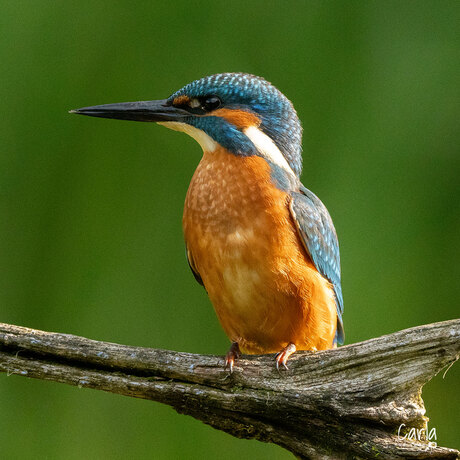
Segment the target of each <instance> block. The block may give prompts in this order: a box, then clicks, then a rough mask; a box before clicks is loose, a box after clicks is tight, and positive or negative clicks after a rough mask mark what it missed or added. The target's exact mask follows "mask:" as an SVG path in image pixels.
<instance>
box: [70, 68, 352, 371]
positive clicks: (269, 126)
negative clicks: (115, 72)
mask: <svg viewBox="0 0 460 460" xmlns="http://www.w3.org/2000/svg"><path fill="white" fill-rule="evenodd" d="M70 112H71V113H76V114H80V115H89V116H92V117H102V118H113V119H120V120H134V121H144V122H156V123H158V124H160V125H163V126H165V127H167V128H170V129H173V130H176V131H182V132H184V133H186V134H188V135H189V136H191V137H192V138H194V139H195V140H196V141H197V142H198V143H199V144H200V146H201V148H202V150H203V156H202V158H201V161H200V163H199V164H198V167H197V169H196V170H195V173H194V174H193V177H192V179H191V182H190V186H189V188H188V191H187V195H186V198H185V205H184V214H183V220H182V225H183V231H184V237H185V246H186V254H187V259H188V263H189V265H190V268H191V270H192V272H193V275H194V276H195V278H196V280H197V281H198V283H200V284H201V285H202V286H203V287H204V288H205V290H206V292H207V294H208V296H209V298H210V300H211V303H212V304H213V306H214V309H215V312H216V314H217V316H218V319H219V321H220V323H221V325H222V327H223V329H224V331H225V333H226V335H227V336H228V338H229V339H230V341H231V343H232V344H231V347H230V349H229V351H228V353H227V355H226V360H225V363H226V368H228V369H229V371H230V373H232V372H233V368H234V364H235V362H236V361H237V359H238V358H239V357H240V356H241V354H242V353H247V354H263V353H276V356H275V360H276V368H277V369H278V370H279V369H280V367H284V368H286V369H287V365H286V363H287V361H288V359H289V357H290V356H291V355H292V354H293V353H294V352H295V351H296V350H310V351H316V350H325V349H330V348H334V347H336V346H337V344H343V341H344V328H343V322H342V314H343V297H342V288H341V274H340V254H339V245H338V240H337V234H336V231H335V228H334V225H333V223H332V219H331V217H330V215H329V212H328V211H327V209H326V207H325V206H324V204H323V203H322V202H321V201H320V199H319V198H318V197H317V196H316V195H315V194H314V193H313V192H311V191H310V190H308V189H307V188H306V187H305V186H304V185H302V183H301V181H300V175H301V172H302V127H301V123H300V120H299V118H298V116H297V113H296V111H295V109H294V107H293V105H292V103H291V102H290V101H289V99H288V98H287V97H286V96H284V94H282V93H281V92H280V91H279V90H278V89H277V88H276V87H275V86H274V85H272V84H271V83H270V82H268V81H267V80H265V79H263V78H261V77H257V76H255V75H250V74H246V73H221V74H216V75H211V76H207V77H204V78H201V79H199V80H196V81H193V82H191V83H189V84H187V85H186V86H184V87H183V88H181V89H179V90H178V91H176V92H175V93H173V94H172V95H171V96H170V97H168V98H167V99H163V100H154V101H140V102H124V103H116V104H104V105H96V106H92V107H84V108H81V109H76V110H71V111H70Z"/></svg>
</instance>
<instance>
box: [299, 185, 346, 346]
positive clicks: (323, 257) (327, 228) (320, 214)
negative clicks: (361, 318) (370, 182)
mask: <svg viewBox="0 0 460 460" xmlns="http://www.w3.org/2000/svg"><path fill="white" fill-rule="evenodd" d="M291 195H292V204H291V210H292V213H293V217H294V219H295V221H296V225H297V227H298V229H299V233H300V236H301V239H302V241H303V244H304V246H305V249H306V250H307V252H308V254H309V255H310V257H311V259H312V261H313V263H314V264H315V266H316V268H317V269H318V271H319V272H320V273H321V275H323V276H324V277H325V278H327V279H328V280H329V282H330V283H331V284H332V286H333V288H334V293H335V300H336V305H337V331H336V341H337V342H338V343H339V344H343V342H344V340H345V331H344V328H343V321H342V315H343V296H342V285H341V276H340V252H339V242H338V240H337V234H336V232H335V228H334V224H333V223H332V219H331V216H330V215H329V212H328V211H327V209H326V207H325V206H324V204H323V203H322V202H321V200H320V199H319V198H318V197H317V196H316V195H315V194H314V193H313V192H311V191H310V190H308V189H307V188H306V187H304V186H303V185H300V188H299V192H291Z"/></svg>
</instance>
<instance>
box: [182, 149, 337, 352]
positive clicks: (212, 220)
mask: <svg viewBox="0 0 460 460" xmlns="http://www.w3.org/2000/svg"><path fill="white" fill-rule="evenodd" d="M267 168H268V165H267V164H266V163H265V161H264V160H262V159H261V158H259V157H248V158H242V157H236V156H233V155H230V154H228V153H225V152H213V153H212V154H205V155H204V157H203V159H202V161H201V163H200V165H199V166H198V168H197V171H196V172H195V174H194V177H193V179H192V182H191V184H190V188H189V191H188V193H187V198H186V203H185V209H184V219H183V225H184V234H185V239H186V244H187V249H188V252H189V256H190V258H191V263H192V265H193V266H194V267H195V269H196V270H197V271H198V273H199V274H200V276H201V278H202V280H203V283H204V286H205V288H206V291H207V292H208V295H209V297H210V299H211V302H212V304H213V306H214V308H215V310H216V313H217V316H218V318H219V320H220V322H221V324H222V326H223V328H224V330H225V332H226V333H227V335H228V337H229V338H230V339H231V340H232V341H235V342H238V343H239V345H240V348H241V349H242V351H243V352H249V353H264V352H275V351H279V350H280V349H281V348H282V347H284V346H286V345H287V344H288V343H290V342H292V343H294V344H295V345H296V346H297V348H298V349H314V348H316V349H324V348H330V347H331V346H332V341H333V337H334V334H335V324H336V310H335V301H334V297H333V291H332V289H331V287H330V285H329V283H328V282H327V281H326V280H325V279H324V278H323V277H322V276H321V275H320V274H319V273H318V272H317V270H316V269H315V267H314V266H313V264H312V263H311V261H310V259H309V258H308V257H307V256H306V254H305V252H304V250H303V247H302V245H301V243H300V240H299V237H298V236H297V233H296V230H295V227H294V224H293V222H292V219H291V216H290V213H289V209H288V199H289V196H288V195H287V194H286V193H285V192H283V191H281V190H278V189H276V188H275V187H274V186H273V185H272V184H271V181H270V175H269V170H267Z"/></svg>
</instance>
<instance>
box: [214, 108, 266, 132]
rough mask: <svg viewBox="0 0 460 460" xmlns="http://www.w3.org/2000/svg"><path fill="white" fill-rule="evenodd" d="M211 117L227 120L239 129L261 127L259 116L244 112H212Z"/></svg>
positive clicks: (228, 110) (223, 110)
mask: <svg viewBox="0 0 460 460" xmlns="http://www.w3.org/2000/svg"><path fill="white" fill-rule="evenodd" d="M210 115H211V116H217V117H222V118H225V119H226V120H227V121H229V122H230V123H231V124H232V125H235V126H236V127H237V128H239V129H244V128H247V127H249V126H259V125H260V118H259V117H258V116H257V115H254V114H253V113H250V112H245V111H244V110H231V109H218V110H214V111H213V112H211V113H210Z"/></svg>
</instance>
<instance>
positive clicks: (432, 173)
mask: <svg viewBox="0 0 460 460" xmlns="http://www.w3.org/2000/svg"><path fill="white" fill-rule="evenodd" d="M459 16H460V3H459V2H457V1H444V2H436V1H424V2H410V1H407V2H392V1H387V2H377V1H348V2H342V1H306V2H295V1H294V2H273V1H268V2H267V1H260V0H257V1H252V2H247V1H245V2H242V1H240V0H238V1H233V2H231V3H228V2H211V1H203V2H189V1H176V2H159V1H150V2H143V1H132V0H130V1H128V0H125V1H122V0H118V1H117V0H93V1H89V0H80V1H70V0H57V1H56V0H54V1H51V0H42V1H33V0H30V1H23V0H15V1H10V0H3V1H1V2H0V34H1V40H0V62H1V71H0V100H1V110H2V115H1V118H2V122H1V125H0V131H1V132H0V213H1V214H0V215H1V216H2V218H1V223H0V232H1V233H0V235H1V238H0V254H1V256H0V261H1V263H0V321H3V322H9V323H13V324H18V325H23V326H29V327H35V328H41V329H45V330H51V331H60V332H68V333H74V334H78V335H83V336H86V337H91V338H94V339H100V340H109V341H113V342H119V343H126V344H132V345H142V346H148V347H160V348H169V349H174V350H187V351H190V352H198V353H215V354H223V353H224V352H225V351H226V349H227V347H228V340H227V338H226V337H225V336H224V334H223V332H222V331H221V329H220V326H219V324H218V322H217V320H216V318H215V315H214V312H213V310H212V307H211V305H210V303H209V301H208V299H207V297H206V294H205V292H204V290H203V289H202V288H201V287H200V286H198V285H197V284H196V283H195V280H194V279H193V276H192V275H191V273H190V272H189V268H188V266H187V263H186V260H185V255H184V245H183V240H182V230H181V215H182V206H183V201H184V196H185V193H186V190H187V186H188V183H189V181H190V178H191V175H192V173H193V171H194V168H195V166H196V164H197V163H198V161H199V158H200V149H199V146H198V145H197V144H195V143H194V141H193V140H192V139H190V138H187V137H186V136H184V135H182V134H179V133H173V132H171V131H168V130H166V129H163V128H161V127H157V126H153V125H148V124H145V123H128V122H118V121H113V120H99V119H89V118H86V117H76V116H70V115H68V113H67V111H68V110H69V109H71V108H76V107H82V106H87V105H94V104H102V103H109V102H122V101H131V100H146V99H159V98H164V97H166V96H168V95H169V94H170V93H172V92H173V91H174V90H176V89H177V88H179V87H181V86H182V85H184V84H186V83H188V82H189V81H192V80H194V79H196V78H199V77H202V76H204V75H207V74H212V73H218V72H224V71H245V72H249V73H254V74H257V75H262V76H264V77H265V78H267V79H268V80H270V81H272V82H273V83H274V84H275V85H276V86H278V87H279V88H280V89H281V90H282V91H283V92H284V93H285V94H286V95H287V96H288V97H289V98H290V99H291V100H292V101H293V102H294V104H295V106H296V108H297V111H298V113H299V116H300V118H301V119H302V121H303V124H304V128H305V136H304V163H305V170H304V174H303V182H304V183H305V184H306V185H307V186H308V188H310V189H312V190H313V191H314V192H315V193H317V194H318V195H319V196H320V197H321V199H322V200H323V201H324V202H325V203H326V205H327V206H328V208H329V210H330V212H331V214H332V216H333V218H334V221H335V224H336V227H337V231H338V233H339V238H340V244H341V255H342V270H343V290H344V298H345V316H344V321H345V329H346V333H347V343H350V342H356V341H359V340H364V339H368V338H371V337H375V336H380V335H382V334H386V333H390V332H393V331H397V330H400V329H403V328H407V327H411V326H416V325H419V324H424V323H430V322H434V321H441V320H447V319H451V318H455V317H457V316H459V315H458V313H459V300H458V299H459V297H460V283H459V278H460V273H459V263H458V260H459V257H460V253H459V252H460V251H459V248H460V244H459V228H460V225H459V174H460V162H459V153H458V144H459V143H458V141H459V130H458V120H459V118H460V117H459V116H460V109H459V104H458V75H459V34H458V24H459ZM395 372H398V369H395ZM459 376H460V366H459V365H458V364H457V365H456V366H454V367H453V368H452V369H451V370H450V371H449V372H448V374H447V376H446V378H445V379H442V377H441V376H438V377H436V378H435V379H434V380H433V381H432V382H431V383H429V384H428V385H427V386H426V388H425V390H424V397H425V402H426V406H427V410H428V415H429V416H430V418H431V420H430V428H431V427H435V428H436V430H437V437H438V443H440V444H442V445H448V446H453V447H459V444H460V443H459V439H458V426H457V424H458V413H459V408H460V404H459V393H458V387H459ZM0 412H1V414H2V417H1V418H0V445H1V446H2V449H1V450H2V457H3V458H32V457H34V458H48V459H59V458H66V459H73V458H75V459H76V458H113V459H117V458H120V459H121V458H127V457H132V458H159V459H163V458H164V459H166V458H209V459H211V458H223V459H227V458H228V459H233V458H235V457H237V456H240V457H242V458H243V457H244V458H290V457H291V456H290V454H288V453H287V452H285V451H283V450H282V449H280V448H278V447H276V446H270V445H264V444H262V443H257V442H254V441H241V440H237V439H234V438H232V437H231V436H229V435H226V434H223V433H221V432H218V431H215V430H212V429H211V428H209V427H207V426H205V425H203V424H202V423H200V422H197V421H195V420H193V419H191V418H189V417H184V416H179V415H177V414H176V413H174V411H173V410H171V409H169V408H167V407H163V406H160V405H159V404H155V403H149V402H146V401H138V400H134V399H129V398H122V397H119V396H114V395H108V394H103V393H101V392H94V391H90V390H81V389H80V390H79V389H76V388H72V387H65V386H63V385H58V384H53V383H48V382H39V381H32V380H26V379H24V378H20V377H13V376H10V377H7V376H6V374H0Z"/></svg>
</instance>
